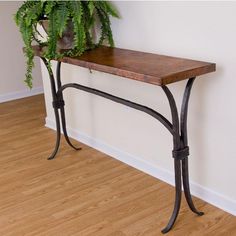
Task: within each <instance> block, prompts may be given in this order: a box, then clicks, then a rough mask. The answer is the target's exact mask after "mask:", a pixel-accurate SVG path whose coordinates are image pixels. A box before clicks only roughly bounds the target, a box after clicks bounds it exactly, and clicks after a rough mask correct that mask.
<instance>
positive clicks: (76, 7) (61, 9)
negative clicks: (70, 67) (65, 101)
mask: <svg viewBox="0 0 236 236" xmlns="http://www.w3.org/2000/svg"><path fill="white" fill-rule="evenodd" d="M110 16H112V17H116V18H118V17H119V16H118V13H117V11H116V9H115V8H114V6H113V5H112V4H111V3H110V2H108V1H92V0H87V1H76V0H72V1H60V0H56V1H45V0H38V1H30V0H28V1H25V2H24V3H23V4H22V5H21V7H20V8H19V9H18V11H17V13H16V14H15V22H16V24H17V26H18V27H19V30H20V33H21V35H22V39H23V42H24V45H25V48H24V53H25V56H26V64H27V69H26V77H25V82H26V84H27V85H28V86H29V87H30V88H32V85H33V84H32V80H33V78H32V69H33V67H34V61H33V59H34V52H33V49H32V45H33V44H34V43H36V44H38V45H40V46H46V47H45V48H46V50H45V52H44V57H45V58H46V59H47V60H48V62H49V63H48V66H49V67H50V61H51V60H52V59H58V58H60V57H63V56H64V55H69V56H78V55H81V54H82V53H83V52H84V51H85V50H88V49H93V48H94V47H96V46H99V45H102V44H103V43H104V42H106V43H108V45H110V46H111V47H113V46H114V41H113V37H112V30H111V22H110ZM45 19H47V20H48V30H47V40H46V42H42V41H40V40H39V38H40V36H41V35H40V33H39V32H38V30H37V25H38V24H40V22H41V21H42V20H45ZM97 21H99V23H100V25H101V34H100V36H99V40H98V43H96V42H95V40H94V39H93V36H92V32H91V31H92V29H93V27H94V26H95V23H96V24H97ZM69 22H70V23H71V22H72V26H73V34H74V39H73V47H72V48H71V49H69V50H66V51H63V53H62V52H61V51H59V50H57V42H58V40H59V39H60V38H62V36H63V32H64V31H65V30H66V28H67V27H68V24H69ZM49 69H50V71H51V68H49Z"/></svg>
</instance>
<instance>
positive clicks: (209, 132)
mask: <svg viewBox="0 0 236 236" xmlns="http://www.w3.org/2000/svg"><path fill="white" fill-rule="evenodd" d="M116 5H117V7H118V8H119V10H120V12H121V15H122V19H121V20H113V32H114V38H115V42H116V46H117V47H121V48H128V49H134V50H139V51H146V52H152V53H159V54H167V55H171V56H179V57H186V58H192V59H196V60H203V61H210V62H215V63H216V64H217V72H216V73H212V74H209V75H205V76H201V77H199V78H198V79H197V80H196V82H195V85H194V87H193V91H192V97H191V99H190V109H189V119H188V121H189V145H190V152H191V155H190V179H191V187H192V191H193V193H194V195H196V196H199V197H200V198H202V199H205V200H206V201H208V202H211V203H212V204H214V205H216V206H218V207H221V208H223V209H225V210H227V211H228V212H231V213H233V214H235V215H236V202H235V199H236V171H235V167H236V149H235V147H236V132H235V131H236V122H235V120H236V110H235V102H236V93H235V88H236V79H235V78H236V70H235V68H236V66H235V62H236V53H235V52H236V43H235V42H236V14H235V12H236V3H235V2H231V3H230V2H116ZM62 74H63V76H62V77H63V82H64V83H65V82H71V81H74V82H79V83H81V84H85V85H89V86H93V87H96V88H98V89H101V90H104V91H106V92H109V93H112V94H116V95H119V96H121V97H124V98H128V99H131V100H135V101H137V102H139V103H142V104H145V105H148V106H150V107H153V108H154V109H157V110H158V111H161V112H162V113H163V114H164V115H167V116H168V117H169V116H170V114H169V113H170V112H169V108H168V105H167V100H166V98H165V96H164V94H163V92H162V91H161V89H160V88H159V87H157V86H153V85H149V84H145V83H141V82H137V81H131V80H128V79H121V78H119V77H117V76H111V75H107V74H104V73H100V72H95V71H94V72H93V73H92V74H91V73H89V72H88V70H87V69H84V68H79V67H76V66H71V65H63V70H62ZM43 79H44V86H45V90H46V97H47V99H46V100H47V119H46V120H47V124H46V125H47V126H49V127H53V125H54V123H53V119H54V118H53V111H52V109H51V97H50V94H49V84H48V77H47V75H46V72H45V70H44V69H43ZM185 82H186V81H182V82H178V83H176V84H173V85H171V86H169V87H170V89H171V90H172V91H173V93H174V94H175V96H176V99H177V102H178V103H179V104H180V99H181V97H182V93H183V88H184V85H185ZM65 100H66V104H67V105H66V111H67V118H68V126H69V128H70V134H71V135H72V136H73V137H75V138H77V139H79V140H81V141H82V142H85V143H88V144H89V145H91V146H94V147H96V148H98V149H100V150H102V151H104V152H106V153H108V154H111V155H112V156H113V157H116V158H118V159H120V160H122V161H124V162H126V163H129V164H130V165H132V166H135V167H137V168H139V169H141V170H143V171H145V172H147V173H149V174H152V175H154V176H156V177H158V178H161V179H163V180H164V181H167V182H169V183H173V159H172V157H171V150H172V139H171V137H170V135H169V133H168V132H167V131H166V130H165V128H163V127H162V126H161V125H160V124H159V123H158V122H157V121H156V120H154V119H153V118H151V117H149V116H148V115H146V114H143V113H141V112H138V111H135V110H132V109H131V108H127V107H124V106H122V105H119V104H116V103H113V102H111V101H108V100H105V99H103V98H100V97H96V96H95V95H89V94H86V93H84V92H80V91H74V90H72V89H71V90H68V91H65ZM68 148H69V147H68ZM127 181H128V180H127ZM203 210H204V209H203Z"/></svg>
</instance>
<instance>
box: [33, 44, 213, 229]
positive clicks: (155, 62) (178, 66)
mask: <svg viewBox="0 0 236 236" xmlns="http://www.w3.org/2000/svg"><path fill="white" fill-rule="evenodd" d="M33 49H34V53H35V55H36V56H39V57H40V58H41V59H42V60H43V62H44V63H45V65H46V66H47V68H48V72H49V78H50V83H51V92H52V105H53V108H54V112H55V119H56V130H57V139H56V145H55V149H54V151H53V153H52V154H51V156H50V157H49V158H48V159H53V158H54V157H55V156H56V154H57V151H58V149H59V145H60V137H61V128H62V130H63V133H64V136H65V139H66V141H67V143H68V144H69V145H70V146H71V147H72V148H74V149H75V150H79V149H80V148H77V147H75V146H74V145H73V144H72V143H71V141H70V139H69V137H68V134H67V130H66V120H65V110H64V105H65V103H64V100H63V91H64V90H65V89H66V88H76V89H79V90H82V91H85V92H89V93H92V94H95V95H98V96H101V97H104V98H107V99H110V100H112V101H114V102H117V103H121V104H123V105H126V106H128V107H131V108H134V109H136V110H140V111H143V112H145V113H147V114H149V115H150V116H152V117H153V118H155V119H157V120H158V121H160V122H161V123H162V124H163V125H164V126H165V127H166V128H167V129H168V130H169V132H170V134H171V135H172V136H173V151H172V156H173V158H174V170H175V203H174V210H173V213H172V215H171V217H170V220H169V222H168V224H167V226H166V227H165V228H164V229H163V230H162V233H167V232H168V231H169V230H170V229H171V228H172V227H173V225H174V223H175V220H176V218H177V216H178V213H179V209H180V203H181V193H182V182H183V189H184V194H185V198H186V200H187V203H188V205H189V207H190V209H191V210H192V211H193V212H194V213H196V214H197V215H199V216H201V215H203V212H199V211H198V210H197V209H196V208H195V206H194V204H193V201H192V197H191V193H190V188H189V173H188V156H189V147H188V138H187V112H188V102H189V96H190V92H191V88H192V85H193V82H194V80H195V77H196V76H199V75H203V74H206V73H210V72H213V71H215V67H216V66H215V64H214V63H208V62H201V61H194V60H188V59H182V58H176V57H170V56H163V55H157V54H151V53H144V52H137V51H132V50H126V49H119V48H110V47H105V46H102V47H98V48H96V49H93V50H91V51H87V52H85V53H84V54H83V55H82V56H80V57H73V58H72V57H64V58H62V59H59V60H57V61H58V63H57V70H56V78H54V75H53V72H52V71H51V70H50V69H49V67H48V61H47V60H46V59H45V58H44V57H43V48H40V47H39V46H34V48H33ZM61 62H65V63H69V64H73V65H77V66H82V67H85V68H89V69H93V70H97V71H102V72H105V73H110V74H114V75H118V76H122V77H123V78H128V79H132V80H138V81H142V82H144V83H150V84H153V85H157V86H160V87H161V89H162V90H163V91H164V93H165V94H166V96H167V99H168V101H169V105H170V110H171V116H172V121H169V120H168V119H166V118H165V117H164V116H163V115H161V114H160V113H158V112H157V111H155V110H153V109H151V108H149V107H147V106H143V105H140V104H137V103H135V102H132V101H129V100H126V99H124V98H120V97H117V96H114V95H111V94H108V93H105V92H103V91H100V90H97V89H95V88H90V87H87V86H84V85H81V84H78V83H67V84H64V85H62V84H61V72H60V71H61ZM185 79H188V82H187V84H186V87H185V91H184V95H183V101H182V106H181V112H180V116H179V115H178V110H177V106H176V103H175V100H174V97H173V95H172V93H171V91H170V90H169V88H168V87H167V84H170V83H174V82H177V81H180V80H185ZM59 111H60V113H59ZM60 120H61V124H60ZM61 126H62V127H61Z"/></svg>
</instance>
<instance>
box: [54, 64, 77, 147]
mask: <svg viewBox="0 0 236 236" xmlns="http://www.w3.org/2000/svg"><path fill="white" fill-rule="evenodd" d="M56 79H57V89H58V90H59V89H60V88H61V62H60V61H59V62H58V63H57V71H56ZM60 100H61V101H63V93H60ZM60 114H61V124H62V130H63V133H64V137H65V140H66V142H67V143H68V144H69V145H70V146H71V147H72V148H74V149H75V150H81V148H80V147H75V146H74V145H73V144H72V142H71V141H70V138H69V136H68V134H67V128H66V117H65V109H64V106H61V107H60Z"/></svg>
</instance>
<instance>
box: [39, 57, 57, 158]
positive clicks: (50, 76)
mask: <svg viewBox="0 0 236 236" xmlns="http://www.w3.org/2000/svg"><path fill="white" fill-rule="evenodd" d="M41 59H42V61H43V62H44V64H45V66H46V68H47V70H48V74H49V78H50V84H51V92H52V100H53V102H52V103H53V108H54V114H55V121H56V132H57V139H56V145H55V148H54V151H53V152H52V154H51V155H50V156H49V157H48V160H51V159H53V158H54V157H55V156H56V154H57V152H58V149H59V146H60V141H61V128H60V117H59V111H58V109H59V108H58V107H57V106H56V105H55V104H56V103H57V101H58V97H57V94H56V85H55V80H54V76H53V72H52V70H51V67H50V66H49V64H48V61H47V60H46V59H45V58H43V57H41Z"/></svg>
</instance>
